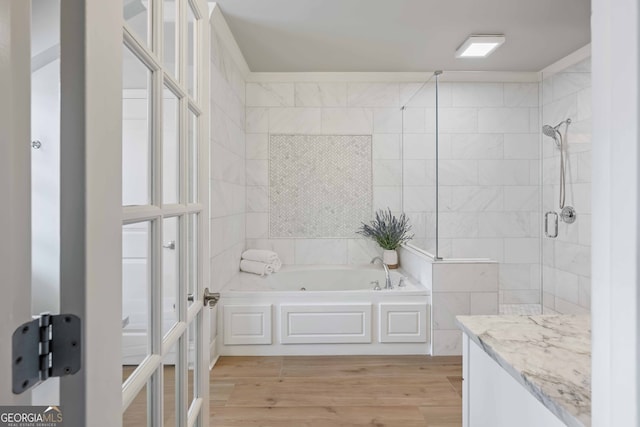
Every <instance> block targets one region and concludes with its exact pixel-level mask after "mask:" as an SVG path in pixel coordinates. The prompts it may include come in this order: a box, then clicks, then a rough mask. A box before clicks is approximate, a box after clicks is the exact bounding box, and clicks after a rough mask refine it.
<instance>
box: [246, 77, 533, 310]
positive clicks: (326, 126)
mask: <svg viewBox="0 0 640 427" xmlns="http://www.w3.org/2000/svg"><path fill="white" fill-rule="evenodd" d="M420 86H421V83H358V82H348V83H347V82H334V83H331V82H315V83H313V82H305V83H294V82H286V81H284V82H279V83H247V86H246V94H247V98H246V100H247V109H246V127H245V130H246V132H247V150H246V159H247V160H246V175H247V245H248V246H252V247H261V248H270V249H273V250H276V251H277V252H279V253H280V256H281V257H282V258H283V262H285V263H297V264H308V263H329V264H345V263H362V262H368V261H369V260H370V259H371V257H372V256H375V255H376V254H378V253H379V249H378V248H377V246H376V245H375V244H373V243H371V242H370V241H367V240H363V239H358V238H357V235H355V234H354V235H353V238H344V239H330V238H326V239H272V238H270V236H269V232H268V223H269V192H268V184H269V181H268V180H269V164H268V158H269V145H268V142H269V134H278V133H284V134H312V135H313V134H324V135H340V134H351V135H362V134H370V135H372V142H373V160H372V161H373V207H374V209H379V208H387V207H389V208H391V210H392V211H394V212H400V211H401V210H402V180H403V170H402V157H401V156H402V147H401V138H402V131H403V128H402V126H403V117H402V114H401V110H400V106H401V105H403V104H404V103H406V102H407V101H408V100H409V98H411V96H412V95H413V94H414V93H415V92H416V91H417V90H418V89H419V88H420ZM440 89H441V90H440V107H441V108H440V129H441V145H440V158H441V162H440V167H441V169H440V171H441V183H442V184H443V187H441V196H440V197H441V198H440V203H441V208H442V213H441V216H440V226H441V228H440V233H441V240H440V242H441V254H442V255H443V256H445V257H488V258H492V259H494V260H496V261H499V262H500V267H501V268H500V271H501V275H500V289H501V290H502V292H501V298H502V301H504V302H506V303H532V302H533V303H539V302H540V301H539V299H540V298H539V295H540V287H539V283H540V281H539V274H540V266H539V255H538V254H539V196H538V195H539V193H538V187H537V186H538V184H539V182H538V177H539V174H538V172H539V145H538V144H539V131H538V130H539V123H538V113H539V111H538V84H537V83H504V84H503V83H442V84H441V86H440ZM423 92H424V93H421V94H419V96H416V97H415V98H414V99H413V100H412V101H411V104H410V107H409V108H407V110H406V112H405V117H404V131H405V152H404V156H405V171H404V173H405V176H404V179H405V181H407V180H408V179H411V176H413V175H415V174H412V173H411V171H410V170H409V169H408V168H411V167H414V168H415V167H422V168H423V169H424V164H425V162H421V161H422V160H425V159H432V158H433V154H432V153H433V149H432V148H431V149H429V146H428V143H429V142H428V140H426V139H425V138H423V137H422V135H426V134H428V133H431V134H433V130H434V129H433V127H434V117H435V111H434V109H433V102H434V101H433V95H432V93H429V91H428V90H424V91H423ZM411 141H414V143H411ZM421 141H422V142H424V144H425V145H421V144H420V142H421ZM414 172H416V174H417V173H418V172H419V171H414ZM424 172H426V173H427V174H428V173H429V172H430V171H428V170H427V171H423V174H424ZM406 184H407V183H406V182H405V186H406ZM411 198H413V199H414V201H419V199H424V198H425V197H424V196H423V195H422V194H420V191H417V192H414V194H405V205H406V204H407V203H411ZM327 237H329V236H327Z"/></svg>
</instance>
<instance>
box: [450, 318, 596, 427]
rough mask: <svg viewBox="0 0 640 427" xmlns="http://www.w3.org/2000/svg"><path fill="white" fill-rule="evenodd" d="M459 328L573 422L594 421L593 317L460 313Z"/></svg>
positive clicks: (569, 424) (555, 412) (528, 388)
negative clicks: (592, 391) (474, 314)
mask: <svg viewBox="0 0 640 427" xmlns="http://www.w3.org/2000/svg"><path fill="white" fill-rule="evenodd" d="M456 319H457V324H458V326H459V327H460V328H461V329H462V330H463V331H464V332H465V333H466V334H467V335H468V336H469V338H471V339H472V340H473V341H475V342H476V343H477V344H478V345H479V346H480V347H481V348H483V349H484V351H485V352H486V353H487V354H488V355H489V356H490V357H491V358H493V359H494V360H495V361H496V362H497V363H498V364H499V365H500V366H502V368H503V369H505V370H506V371H507V372H508V373H509V374H510V375H511V376H512V377H513V378H515V379H516V380H517V381H518V382H519V383H520V384H522V386H523V387H525V388H526V389H527V390H528V391H529V392H530V393H531V394H532V395H533V396H534V397H535V398H536V399H538V400H539V401H540V402H542V403H543V404H544V405H545V406H546V407H547V408H549V410H550V411H551V412H552V413H554V414H555V415H556V416H557V417H558V418H560V419H561V420H562V421H563V422H564V423H565V424H567V425H568V426H572V427H573V426H575V427H578V426H590V425H591V317H590V316H588V315H584V316H569V315H539V316H457V318H456Z"/></svg>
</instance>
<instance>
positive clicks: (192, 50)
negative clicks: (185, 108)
mask: <svg viewBox="0 0 640 427" xmlns="http://www.w3.org/2000/svg"><path fill="white" fill-rule="evenodd" d="M196 34H197V21H196V15H195V14H194V13H193V10H192V9H191V5H189V6H188V7H187V52H186V60H187V70H186V72H187V79H186V83H187V91H188V93H189V95H191V96H192V97H193V98H195V97H196V96H195V93H196V81H197V80H196V77H197V73H196V68H197V63H196V58H197V54H196V49H197V44H196Z"/></svg>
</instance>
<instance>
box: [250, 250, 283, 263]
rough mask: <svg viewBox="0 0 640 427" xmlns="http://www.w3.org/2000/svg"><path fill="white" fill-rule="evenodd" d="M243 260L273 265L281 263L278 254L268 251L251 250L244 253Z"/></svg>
mask: <svg viewBox="0 0 640 427" xmlns="http://www.w3.org/2000/svg"><path fill="white" fill-rule="evenodd" d="M242 259H246V260H249V261H259V262H263V263H265V264H272V263H274V262H276V261H280V257H278V254H277V253H275V252H273V251H267V250H263V249H249V250H246V251H244V252H243V253H242Z"/></svg>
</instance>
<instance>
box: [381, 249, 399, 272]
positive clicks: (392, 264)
mask: <svg viewBox="0 0 640 427" xmlns="http://www.w3.org/2000/svg"><path fill="white" fill-rule="evenodd" d="M382 261H384V263H385V264H387V267H389V268H391V269H394V268H398V252H396V251H395V250H386V249H385V250H384V251H383V252H382Z"/></svg>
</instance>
